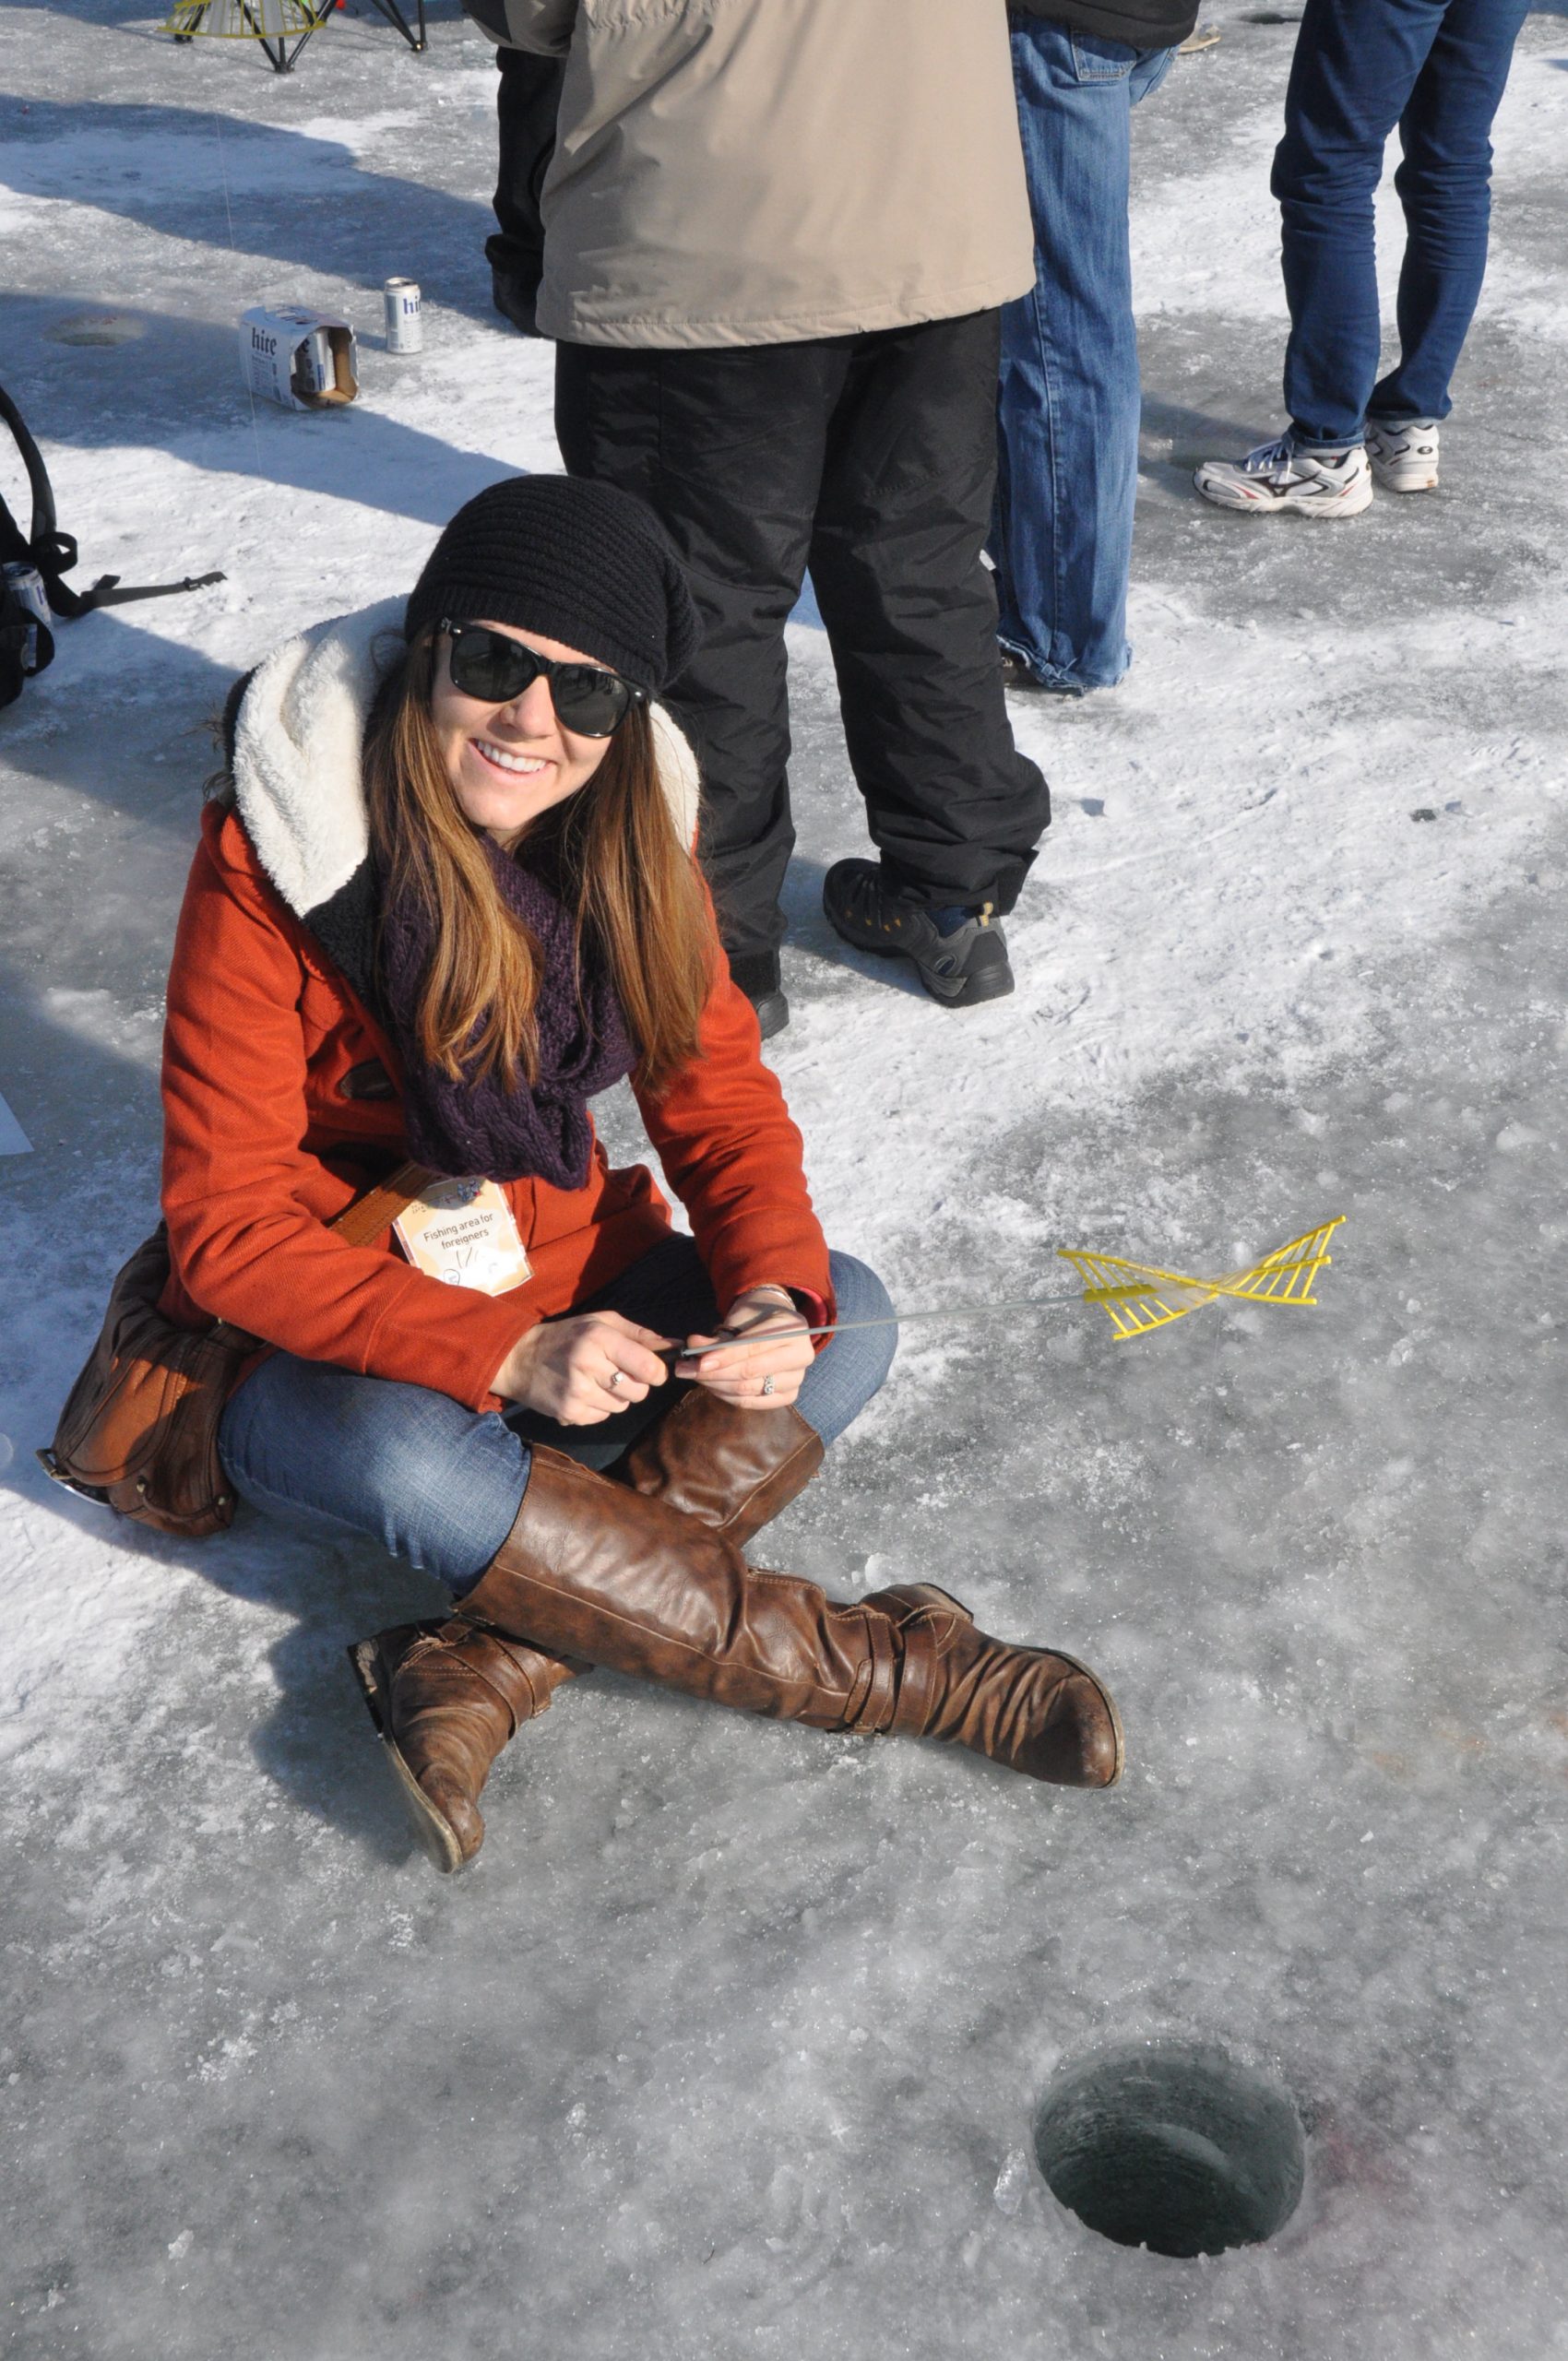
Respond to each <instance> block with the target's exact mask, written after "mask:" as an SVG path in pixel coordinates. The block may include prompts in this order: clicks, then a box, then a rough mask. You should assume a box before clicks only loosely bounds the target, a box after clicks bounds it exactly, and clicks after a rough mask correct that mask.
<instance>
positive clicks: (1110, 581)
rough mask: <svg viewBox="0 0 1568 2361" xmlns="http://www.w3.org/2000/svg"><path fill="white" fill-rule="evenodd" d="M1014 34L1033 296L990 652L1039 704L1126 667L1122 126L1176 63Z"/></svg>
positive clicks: (1022, 329)
mask: <svg viewBox="0 0 1568 2361" xmlns="http://www.w3.org/2000/svg"><path fill="white" fill-rule="evenodd" d="M1008 23H1009V26H1010V28H1011V32H1012V42H1013V79H1014V84H1015V87H1016V90H1017V95H1018V123H1019V128H1020V130H1021V132H1022V135H1023V143H1024V169H1025V172H1026V173H1027V175H1028V188H1029V207H1030V210H1031V212H1032V213H1033V216H1034V231H1035V283H1034V286H1033V288H1032V290H1031V291H1030V292H1029V293H1028V295H1023V296H1020V297H1019V299H1018V301H1017V302H1016V303H1008V304H1006V305H1005V306H1004V310H1003V314H1002V374H1001V378H1000V382H999V386H998V391H997V427H998V442H999V445H1000V449H999V454H998V472H997V489H996V515H995V523H994V527H993V529H992V540H991V554H992V560H993V561H994V563H995V566H996V592H997V599H998V603H999V606H1000V620H999V623H998V635H999V637H1000V638H1001V641H1002V644H1003V646H1004V647H1008V648H1011V649H1012V651H1013V653H1014V654H1015V655H1016V656H1020V657H1022V658H1023V659H1024V661H1025V663H1026V664H1028V668H1029V670H1030V672H1031V673H1032V674H1033V676H1034V678H1035V679H1036V680H1037V681H1038V682H1040V683H1041V685H1042V686H1043V687H1046V688H1050V689H1056V690H1058V691H1061V692H1063V694H1067V695H1070V696H1081V695H1082V694H1083V693H1084V692H1085V691H1086V690H1087V689H1108V688H1111V687H1112V686H1114V684H1115V682H1118V681H1119V680H1120V679H1121V678H1122V675H1123V672H1125V670H1126V669H1127V666H1128V664H1129V663H1130V661H1131V660H1132V653H1133V651H1132V649H1131V648H1130V647H1128V645H1127V574H1128V568H1129V566H1130V564H1131V562H1132V553H1133V502H1134V496H1135V494H1136V492H1137V484H1138V338H1137V329H1136V327H1135V326H1134V320H1133V263H1132V255H1131V251H1130V248H1129V243H1128V233H1127V203H1128V186H1129V179H1130V174H1131V163H1132V112H1133V109H1134V106H1135V105H1136V104H1137V102H1138V101H1139V100H1140V99H1145V98H1147V96H1148V94H1149V92H1150V91H1151V90H1153V89H1158V85H1159V84H1160V82H1162V81H1163V80H1164V78H1165V76H1166V73H1167V71H1168V70H1169V68H1170V60H1171V58H1172V57H1173V55H1174V54H1175V53H1174V51H1173V50H1170V49H1134V48H1131V47H1129V45H1128V44H1127V43H1126V42H1119V41H1106V40H1102V39H1101V38H1100V36H1099V34H1098V33H1087V32H1075V31H1073V30H1071V29H1070V28H1069V27H1068V26H1066V25H1061V24H1057V23H1055V22H1054V21H1053V20H1052V19H1051V18H1046V17H1029V16H1024V15H1023V14H1021V13H1020V12H1018V11H1017V10H1010V11H1009V15H1008Z"/></svg>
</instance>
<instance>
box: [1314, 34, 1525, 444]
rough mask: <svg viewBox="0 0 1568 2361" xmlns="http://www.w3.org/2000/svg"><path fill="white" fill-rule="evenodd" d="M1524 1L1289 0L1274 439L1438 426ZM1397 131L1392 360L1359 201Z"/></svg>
mask: <svg viewBox="0 0 1568 2361" xmlns="http://www.w3.org/2000/svg"><path fill="white" fill-rule="evenodd" d="M1527 13H1528V10H1527V0H1306V10H1305V13H1304V15H1303V16H1302V18H1301V32H1300V33H1299V35H1298V36H1297V41H1296V54H1295V59H1294V62H1293V63H1292V65H1291V67H1290V81H1289V88H1288V89H1287V91H1286V95H1285V136H1284V138H1283V139H1282V140H1281V141H1280V143H1279V146H1278V148H1277V150H1276V152H1275V159H1274V178H1273V182H1272V186H1273V190H1274V194H1275V196H1277V198H1278V199H1279V205H1280V210H1281V214H1282V216H1283V258H1284V266H1285V300H1286V302H1287V303H1289V307H1290V341H1289V345H1288V346H1287V348H1286V352H1285V407H1286V409H1288V410H1289V413H1290V420H1291V427H1290V439H1291V441H1292V442H1293V443H1296V444H1299V445H1302V446H1303V447H1306V448H1318V449H1330V450H1336V449H1343V448H1345V447H1346V446H1348V445H1354V444H1358V443H1360V441H1361V440H1362V433H1363V429H1364V427H1365V424H1366V420H1367V416H1368V414H1369V412H1370V413H1371V415H1372V417H1374V418H1379V419H1389V420H1394V421H1398V420H1405V419H1412V418H1431V419H1443V418H1446V417H1447V415H1448V412H1449V409H1450V408H1451V407H1452V405H1451V403H1450V401H1449V397H1448V385H1449V380H1450V378H1451V377H1452V376H1453V374H1454V371H1455V366H1456V364H1457V362H1458V359H1459V355H1460V352H1461V350H1463V348H1464V343H1465V337H1466V334H1467V330H1468V328H1469V325H1470V321H1471V319H1472V317H1473V316H1474V314H1475V309H1476V304H1477V302H1478V300H1479V296H1480V291H1481V280H1482V279H1483V277H1484V276H1485V272H1486V243H1487V227H1488V223H1489V220H1490V218H1491V137H1490V136H1489V135H1490V133H1491V123H1492V117H1493V116H1494V115H1495V114H1496V113H1497V109H1498V103H1499V101H1501V99H1502V97H1503V86H1504V84H1505V83H1506V81H1507V79H1508V68H1509V65H1510V63H1511V61H1512V58H1513V54H1514V42H1515V37H1516V36H1517V34H1518V31H1519V28H1520V26H1521V25H1522V24H1523V23H1524V20H1525V18H1526V14H1527ZM1396 125H1398V130H1399V145H1400V148H1401V149H1402V150H1403V160H1402V161H1401V163H1400V166H1399V169H1398V171H1397V172H1396V174H1395V179H1394V185H1395V187H1396V190H1397V191H1398V193H1399V201H1400V203H1401V205H1402V206H1403V207H1404V208H1405V259H1404V264H1403V267H1401V270H1400V273H1399V295H1398V303H1397V309H1396V318H1397V322H1398V328H1399V355H1400V357H1399V365H1398V367H1397V368H1396V369H1395V370H1393V371H1391V372H1390V374H1388V375H1387V376H1386V377H1384V378H1383V379H1381V380H1380V381H1378V382H1376V383H1374V382H1373V381H1374V380H1375V379H1377V366H1378V359H1379V353H1380V349H1381V344H1382V323H1381V320H1380V318H1379V314H1378V301H1377V279H1376V276H1375V273H1374V270H1373V267H1372V196H1373V193H1374V191H1375V190H1376V187H1377V184H1378V182H1379V180H1380V179H1381V178H1382V176H1383V151H1384V141H1385V140H1386V138H1387V137H1388V135H1389V133H1390V132H1391V131H1392V130H1393V129H1394V128H1395V126H1396Z"/></svg>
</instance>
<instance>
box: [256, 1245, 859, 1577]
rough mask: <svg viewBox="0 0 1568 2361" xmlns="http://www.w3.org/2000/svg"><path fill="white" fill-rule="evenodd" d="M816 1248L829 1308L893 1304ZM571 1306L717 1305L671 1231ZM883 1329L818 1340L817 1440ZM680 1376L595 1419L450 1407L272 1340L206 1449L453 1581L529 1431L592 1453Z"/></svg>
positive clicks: (695, 1316) (271, 1509)
mask: <svg viewBox="0 0 1568 2361" xmlns="http://www.w3.org/2000/svg"><path fill="white" fill-rule="evenodd" d="M830 1259H831V1268H832V1273H833V1287H834V1293H835V1295H836V1296H837V1303H838V1317H839V1319H840V1320H846V1321H849V1320H878V1319H883V1318H885V1316H886V1315H887V1314H888V1313H889V1312H890V1311H892V1309H893V1307H892V1305H891V1304H890V1303H889V1302H888V1299H887V1295H886V1291H885V1288H884V1287H883V1284H882V1282H881V1280H880V1279H879V1278H878V1277H877V1276H876V1275H875V1273H874V1272H872V1271H868V1270H867V1268H866V1266H865V1264H863V1263H857V1262H855V1261H853V1260H852V1258H851V1257H850V1256H849V1255H848V1254H835V1255H833V1256H832V1257H831V1258H830ZM576 1310H578V1311H621V1312H624V1314H625V1315H626V1317H627V1318H628V1319H629V1320H636V1321H638V1322H639V1323H642V1324H643V1325H644V1326H646V1327H649V1328H657V1329H659V1332H660V1333H661V1334H662V1335H671V1336H686V1335H698V1334H702V1333H703V1332H705V1331H706V1330H707V1329H709V1328H711V1326H712V1324H713V1323H714V1321H715V1320H716V1318H717V1316H718V1314H717V1311H716V1309H715V1306H714V1301H713V1295H712V1291H711V1289H710V1288H709V1287H708V1284H707V1275H706V1273H705V1272H704V1270H703V1267H702V1264H701V1263H700V1262H699V1260H698V1259H697V1252H696V1249H695V1246H694V1245H693V1243H692V1241H691V1240H690V1239H689V1238H676V1237H671V1238H669V1239H666V1240H664V1242H663V1243H662V1244H661V1245H659V1246H657V1247H656V1248H655V1249H654V1251H653V1252H652V1253H651V1254H647V1255H645V1256H644V1258H643V1260H642V1261H641V1262H640V1263H636V1264H633V1266H632V1268H631V1269H630V1270H629V1271H625V1272H624V1273H623V1274H622V1275H621V1277H620V1278H619V1279H616V1280H612V1283H611V1284H610V1286H609V1287H603V1288H601V1289H600V1292H599V1294H598V1295H596V1296H593V1297H591V1298H589V1299H588V1300H586V1301H585V1302H583V1303H582V1304H580V1305H578V1306H576ZM896 1344H897V1330H896V1329H894V1328H891V1327H888V1328H867V1329H863V1330H859V1331H851V1332H850V1333H849V1334H848V1335H841V1336H834V1337H832V1338H831V1339H830V1340H829V1342H828V1343H827V1345H826V1347H824V1348H823V1350H822V1351H821V1352H820V1353H818V1355H817V1357H816V1358H815V1360H814V1362H813V1364H812V1366H811V1368H810V1369H809V1370H807V1371H806V1374H805V1376H804V1378H803V1379H802V1382H801V1390H800V1394H799V1395H798V1397H797V1399H796V1405H795V1406H796V1408H797V1409H798V1410H799V1412H800V1414H801V1416H802V1418H804V1419H805V1420H806V1422H807V1424H808V1425H809V1426H812V1427H814V1428H815V1430H816V1431H817V1433H818V1434H819V1435H820V1436H821V1437H822V1440H823V1442H825V1443H826V1442H836V1441H837V1438H838V1436H839V1435H840V1434H842V1433H843V1431H844V1429H845V1428H846V1427H847V1426H848V1425H849V1422H850V1420H851V1419H852V1418H855V1416H856V1415H857V1414H858V1413H859V1412H860V1411H861V1410H862V1409H863V1408H864V1407H865V1406H866V1404H867V1403H868V1402H869V1401H870V1400H871V1397H872V1395H873V1394H874V1393H875V1392H876V1390H877V1388H878V1386H879V1385H880V1384H881V1383H882V1381H883V1379H884V1378H885V1376H886V1374H887V1371H888V1369H889V1366H890V1365H891V1363H892V1359H893V1353H894V1348H895V1346H896ZM686 1391H687V1388H686V1387H685V1386H683V1385H681V1384H678V1383H673V1382H672V1383H671V1385H669V1386H667V1387H663V1388H659V1389H657V1390H656V1391H655V1392H654V1393H653V1394H650V1395H649V1396H648V1398H647V1401H646V1402H642V1403H634V1404H632V1405H631V1406H628V1408H627V1409H625V1410H624V1411H623V1412H622V1413H621V1415H620V1416H619V1417H618V1418H610V1419H607V1420H606V1421H605V1422H604V1424H603V1425H602V1426H597V1427H563V1426H557V1425H556V1424H555V1422H554V1420H553V1419H550V1418H539V1417H537V1416H535V1415H533V1414H530V1413H527V1412H523V1413H514V1414H512V1415H510V1416H508V1417H505V1418H503V1417H502V1416H501V1415H500V1414H499V1413H498V1412H496V1411H473V1410H466V1409H465V1408H464V1407H463V1406H462V1404H461V1403H460V1402H454V1401H453V1399H452V1397H451V1395H450V1394H434V1393H432V1392H430V1391H429V1390H428V1389H427V1388H426V1387H424V1386H422V1385H400V1384H398V1383H395V1382H393V1381H392V1380H390V1379H387V1378H380V1377H360V1376H357V1375H356V1374H355V1373H354V1371H353V1370H341V1369H333V1368H330V1367H329V1366H328V1365H327V1363H326V1362H325V1361H304V1360H298V1359H296V1358H294V1356H293V1355H292V1354H291V1353H275V1354H274V1355H273V1356H272V1358H271V1359H270V1360H266V1361H263V1363H262V1364H261V1366H260V1368H259V1369H257V1370H255V1371H254V1372H253V1374H252V1375H251V1376H250V1377H249V1378H247V1379H246V1381H245V1382H244V1385H242V1386H241V1387H240V1389H239V1391H238V1393H237V1394H234V1395H233V1396H232V1399H231V1401H230V1403H229V1405H228V1407H227V1408H226V1409H225V1411H224V1413H223V1421H222V1425H221V1427H220V1430H219V1451H220V1456H221V1458H222V1461H223V1465H224V1467H225V1468H226V1469H227V1471H228V1474H229V1477H230V1480H231V1481H232V1484H233V1487H234V1489H235V1490H236V1491H237V1492H238V1493H239V1495H240V1497H241V1498H242V1499H243V1500H245V1501H249V1502H250V1503H251V1505H252V1507H253V1508H258V1509H263V1510H265V1511H267V1513H268V1514H270V1515H273V1516H277V1517H279V1518H281V1519H282V1520H283V1521H284V1522H285V1523H287V1524H290V1525H293V1526H295V1528H296V1529H303V1530H304V1531H306V1532H312V1533H316V1534H319V1535H321V1536H323V1537H324V1538H327V1539H333V1540H337V1539H341V1538H342V1537H343V1536H345V1535H352V1534H365V1535H369V1536H371V1537H372V1538H373V1539H374V1540H377V1541H380V1542H382V1543H383V1544H384V1545H385V1547H386V1548H387V1549H389V1550H390V1551H391V1553H392V1555H393V1556H394V1557H395V1558H406V1559H408V1560H409V1561H410V1564H411V1565H415V1566H422V1567H423V1568H425V1569H426V1571H427V1572H430V1573H433V1574H434V1575H436V1576H437V1578H438V1579H439V1580H440V1581H442V1582H444V1583H445V1584H446V1586H447V1588H448V1589H449V1590H451V1591H453V1592H456V1593H457V1595H458V1596H461V1594H462V1593H463V1592H464V1591H466V1590H471V1589H472V1587H473V1585H474V1584H475V1583H477V1582H478V1580H479V1578H480V1576H481V1574H482V1573H483V1572H484V1570H485V1568H486V1567H487V1566H488V1565H489V1563H490V1561H491V1560H492V1559H493V1557H494V1555H495V1553H496V1551H497V1550H498V1549H499V1548H500V1547H501V1544H502V1543H503V1541H505V1538H506V1536H507V1534H508V1533H509V1532H510V1531H511V1529H512V1525H513V1522H514V1520H515V1519H516V1517H517V1511H518V1509H519V1508H520V1507H521V1505H522V1499H523V1493H524V1490H525V1489H526V1488H527V1485H528V1480H529V1443H530V1442H544V1443H549V1444H550V1445H551V1446H552V1448H553V1449H554V1450H556V1451H564V1452H566V1453H569V1454H570V1455H571V1457H572V1458H574V1459H578V1460H582V1461H584V1462H585V1463H586V1464H587V1465H589V1466H595V1467H604V1466H608V1465H611V1464H612V1462H613V1461H614V1460H616V1459H618V1458H619V1457H620V1455H621V1453H623V1452H624V1450H625V1449H626V1447H627V1445H628V1443H630V1442H635V1441H636V1436H637V1435H638V1434H639V1433H640V1432H641V1430H643V1428H644V1427H646V1426H648V1425H650V1424H651V1423H652V1421H653V1420H654V1418H657V1417H658V1416H659V1413H660V1412H661V1411H663V1410H665V1409H667V1408H668V1407H669V1406H671V1403H672V1402H674V1401H676V1400H678V1399H679V1398H680V1396H681V1395H682V1394H683V1393H685V1392H686Z"/></svg>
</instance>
